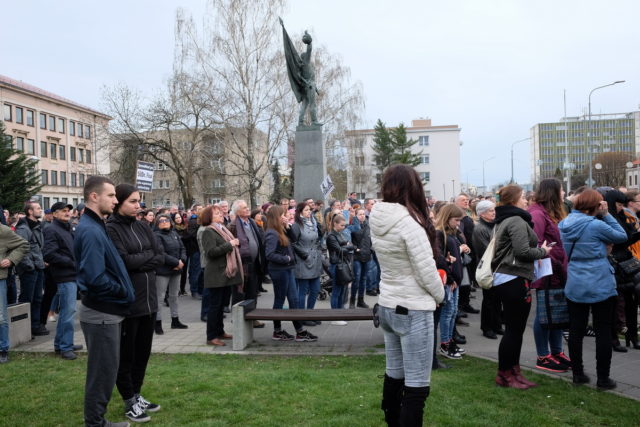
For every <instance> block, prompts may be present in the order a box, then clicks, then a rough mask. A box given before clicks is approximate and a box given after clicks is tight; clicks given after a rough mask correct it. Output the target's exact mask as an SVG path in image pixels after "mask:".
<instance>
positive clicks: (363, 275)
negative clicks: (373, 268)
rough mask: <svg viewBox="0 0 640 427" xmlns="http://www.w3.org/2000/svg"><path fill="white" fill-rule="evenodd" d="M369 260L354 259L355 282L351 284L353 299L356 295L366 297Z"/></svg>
mask: <svg viewBox="0 0 640 427" xmlns="http://www.w3.org/2000/svg"><path fill="white" fill-rule="evenodd" d="M369 262H371V261H368V262H362V261H358V260H354V261H353V283H352V284H351V299H354V298H355V297H356V293H357V294H358V298H364V291H365V287H366V285H367V266H368V265H369Z"/></svg>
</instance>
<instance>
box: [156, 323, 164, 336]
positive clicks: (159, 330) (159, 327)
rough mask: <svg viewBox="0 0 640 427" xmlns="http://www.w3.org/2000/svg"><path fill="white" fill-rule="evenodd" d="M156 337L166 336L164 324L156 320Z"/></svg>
mask: <svg viewBox="0 0 640 427" xmlns="http://www.w3.org/2000/svg"><path fill="white" fill-rule="evenodd" d="M155 329H156V335H164V331H163V330H162V322H161V321H160V320H156V328H155Z"/></svg>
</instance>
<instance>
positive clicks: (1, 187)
mask: <svg viewBox="0 0 640 427" xmlns="http://www.w3.org/2000/svg"><path fill="white" fill-rule="evenodd" d="M0 165H2V167H1V168H0V204H1V205H2V206H3V207H4V209H9V211H11V212H15V211H19V210H20V209H22V207H23V206H24V202H26V201H27V200H29V199H30V198H31V197H33V196H34V195H36V193H38V191H40V189H41V188H42V185H41V184H40V176H39V173H38V170H37V169H36V167H37V165H38V161H37V160H36V159H31V158H29V157H27V156H26V155H25V154H24V153H21V152H19V151H17V150H15V149H14V148H13V139H12V138H11V136H10V135H6V134H5V133H4V123H2V122H0Z"/></svg>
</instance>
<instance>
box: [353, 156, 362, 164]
mask: <svg viewBox="0 0 640 427" xmlns="http://www.w3.org/2000/svg"><path fill="white" fill-rule="evenodd" d="M355 160H356V166H364V156H356V158H355Z"/></svg>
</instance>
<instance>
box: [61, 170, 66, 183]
mask: <svg viewBox="0 0 640 427" xmlns="http://www.w3.org/2000/svg"><path fill="white" fill-rule="evenodd" d="M60 185H63V186H66V185H67V173H66V172H64V171H60Z"/></svg>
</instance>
